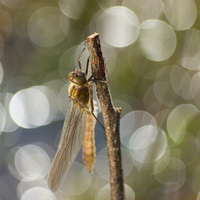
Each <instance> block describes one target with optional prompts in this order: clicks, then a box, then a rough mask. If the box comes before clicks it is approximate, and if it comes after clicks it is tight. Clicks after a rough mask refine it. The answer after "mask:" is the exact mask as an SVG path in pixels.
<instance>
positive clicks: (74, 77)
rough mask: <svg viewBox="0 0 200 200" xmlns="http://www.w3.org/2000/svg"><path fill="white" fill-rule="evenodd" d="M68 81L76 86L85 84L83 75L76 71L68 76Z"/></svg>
mask: <svg viewBox="0 0 200 200" xmlns="http://www.w3.org/2000/svg"><path fill="white" fill-rule="evenodd" d="M68 80H69V81H70V82H71V83H74V84H76V85H84V84H86V83H87V78H86V75H85V73H84V72H82V71H80V70H77V69H75V70H74V71H72V72H70V73H69V74H68Z"/></svg>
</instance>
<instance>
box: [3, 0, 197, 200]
mask: <svg viewBox="0 0 200 200" xmlns="http://www.w3.org/2000/svg"><path fill="white" fill-rule="evenodd" d="M94 32H98V33H99V35H100V39H101V46H102V51H103V55H104V57H105V62H106V63H107V69H108V73H109V75H110V78H111V83H110V84H109V85H110V90H111V94H112V97H113V102H114V105H115V106H116V107H118V106H120V107H122V115H121V125H120V126H121V128H120V129H121V140H122V154H123V169H124V180H125V190H126V199H127V200H133V199H136V200H155V199H156V200H163V199H165V200H168V199H169V200H179V199H180V200H200V193H199V192H200V111H199V108H200V73H199V68H200V1H198V0H196V1H193V0H181V1H180V0H162V1H161V0H124V1H121V0H110V1H109V0H96V1H92V0H73V1H69V0H43V1H37V0H29V1H28V0H1V1H0V200H8V199H9V200H10V199H12V200H17V199H22V200H32V199H34V200H35V199H44V200H46V199H48V200H51V199H52V200H90V199H91V200H93V199H95V200H102V199H104V200H108V199H110V197H109V196H110V195H109V167H108V161H107V160H108V158H107V149H106V140H105V138H104V131H103V129H102V128H101V127H100V125H99V124H96V129H95V132H96V136H95V137H96V148H97V158H96V163H95V167H94V173H93V174H89V173H88V172H87V170H86V168H85V167H84V165H83V161H82V152H80V153H79V154H78V156H77V158H76V161H75V162H74V163H73V165H72V167H71V168H70V170H69V173H68V174H67V176H66V179H65V181H64V183H63V184H62V187H61V188H60V190H59V191H57V192H56V193H54V194H53V193H51V191H50V190H49V189H48V187H47V183H46V175H47V173H48V170H49V167H50V163H51V161H52V159H53V157H54V155H55V152H56V149H57V145H58V141H59V137H60V133H61V129H62V124H63V120H64V117H65V114H66V112H67V108H68V104H69V98H68V86H69V83H68V81H67V75H68V73H69V72H70V71H72V70H73V69H75V68H78V63H77V59H78V55H79V54H80V52H81V51H82V49H83V43H84V41H85V40H86V38H87V36H89V35H91V34H93V33H94ZM87 57H88V52H87V50H86V51H85V52H84V53H83V55H82V58H81V62H82V66H83V69H85V66H86V60H87ZM94 91H95V87H94ZM98 118H99V120H100V121H102V116H101V112H99V114H98Z"/></svg>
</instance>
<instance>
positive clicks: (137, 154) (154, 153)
mask: <svg viewBox="0 0 200 200" xmlns="http://www.w3.org/2000/svg"><path fill="white" fill-rule="evenodd" d="M129 148H131V149H132V155H133V158H134V159H135V160H136V161H137V162H139V163H152V162H155V161H157V160H159V159H160V158H161V157H162V156H163V155H164V153H165V151H166V149H167V138H166V135H165V133H164V131H163V130H161V129H159V128H157V127H155V126H152V125H148V126H143V127H141V128H139V129H137V131H135V133H134V134H133V135H132V137H131V139H130V142H129Z"/></svg>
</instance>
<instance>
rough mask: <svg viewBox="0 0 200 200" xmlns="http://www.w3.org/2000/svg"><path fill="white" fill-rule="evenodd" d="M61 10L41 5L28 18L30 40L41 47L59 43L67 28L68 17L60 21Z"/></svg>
mask: <svg viewBox="0 0 200 200" xmlns="http://www.w3.org/2000/svg"><path fill="white" fill-rule="evenodd" d="M62 15H63V14H62V12H61V11H60V10H59V9H58V8H54V7H43V8H41V9H39V10H37V11H36V12H35V13H34V14H33V15H32V17H31V18H30V20H29V25H28V31H29V36H30V38H31V40H32V41H33V42H34V43H35V44H37V45H39V46H42V47H52V46H55V45H56V44H58V43H60V42H61V41H62V40H63V39H64V38H65V36H66V34H67V32H68V28H69V22H68V19H67V18H66V17H65V18H64V19H65V22H62V23H63V24H64V29H63V24H62V23H61V19H63V18H62Z"/></svg>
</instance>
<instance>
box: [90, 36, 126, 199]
mask: <svg viewBox="0 0 200 200" xmlns="http://www.w3.org/2000/svg"><path fill="white" fill-rule="evenodd" d="M87 47H88V51H89V54H90V62H91V65H92V73H94V72H96V71H97V73H96V74H95V75H94V78H95V79H98V80H102V81H105V80H106V77H105V65H104V59H103V55H102V51H101V46H100V40H99V34H98V33H94V34H92V35H90V36H88V37H87ZM95 83H96V89H97V96H98V99H99V102H100V105H101V111H102V115H103V120H104V125H105V130H106V137H107V148H108V159H109V167H110V191H111V199H112V200H124V199H125V194H124V180H123V170H122V155H121V142H120V132H119V121H120V114H121V108H115V107H114V106H113V102H112V98H111V95H110V90H109V87H108V84H106V83H102V82H98V81H95Z"/></svg>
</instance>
